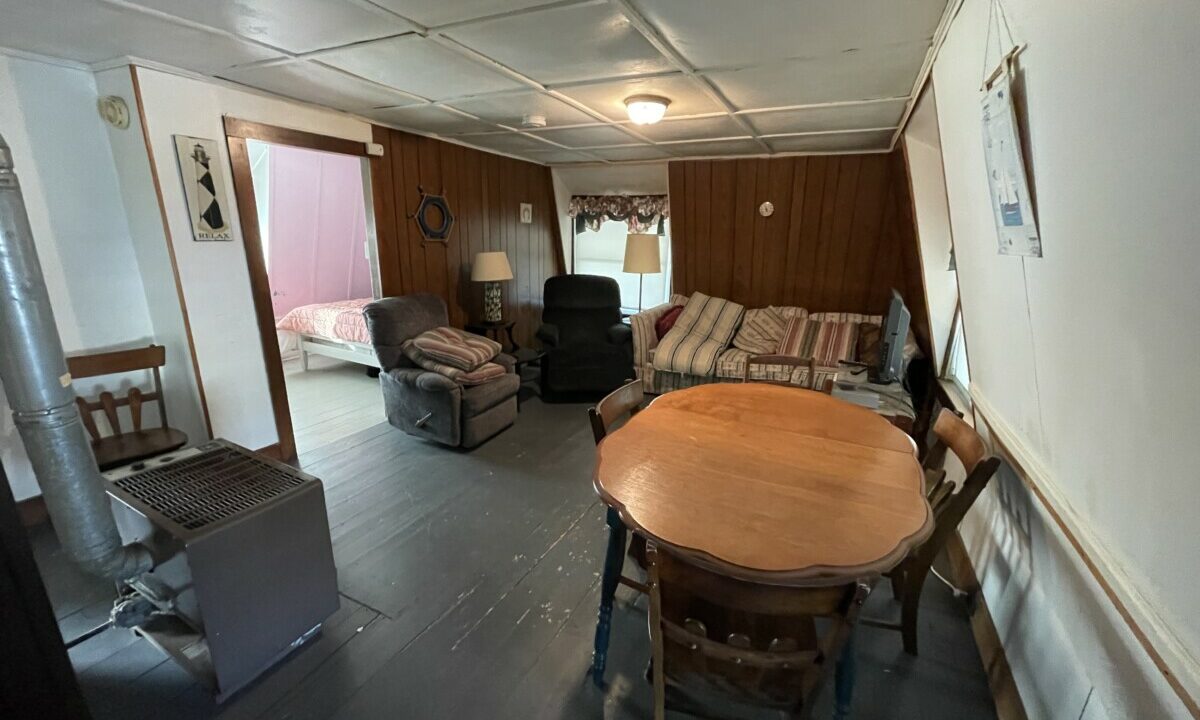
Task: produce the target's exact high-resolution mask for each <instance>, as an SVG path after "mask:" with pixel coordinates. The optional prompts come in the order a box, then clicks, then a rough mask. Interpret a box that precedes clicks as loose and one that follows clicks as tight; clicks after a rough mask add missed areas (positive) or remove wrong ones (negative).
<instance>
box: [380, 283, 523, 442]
mask: <svg viewBox="0 0 1200 720" xmlns="http://www.w3.org/2000/svg"><path fill="white" fill-rule="evenodd" d="M363 315H364V316H365V317H366V320H367V330H368V332H369V333H370V335H371V344H372V345H373V346H374V347H375V355H376V357H378V358H379V367H380V370H381V372H380V373H379V384H380V386H381V387H382V388H383V405H384V410H385V411H386V412H387V419H388V422H389V423H391V424H392V425H393V426H395V427H398V428H400V429H401V430H403V431H404V432H406V433H408V434H410V435H416V436H417V437H423V438H426V439H429V440H433V441H435V442H439V443H442V444H444V445H452V446H456V447H458V446H461V447H465V448H472V447H475V446H476V445H479V444H480V443H482V442H483V441H485V440H487V439H488V438H490V437H492V436H493V435H495V434H497V433H499V432H500V431H501V430H504V429H505V428H507V427H508V426H509V425H512V424H513V422H514V421H515V420H516V419H517V391H518V390H519V389H520V386H521V381H520V379H519V378H518V377H517V375H516V372H515V364H516V361H515V360H514V359H513V358H512V357H511V356H509V355H505V354H504V353H501V354H500V355H498V356H496V359H495V362H497V363H499V364H501V365H503V366H505V367H506V368H507V369H508V374H506V375H503V376H501V377H498V378H496V379H494V380H489V381H487V382H485V383H483V384H480V385H469V386H463V385H459V384H458V383H456V382H454V381H453V380H451V379H449V378H447V377H446V376H444V375H440V374H438V373H435V372H430V371H428V370H425V369H423V368H420V367H417V366H416V365H415V364H414V363H413V362H412V361H411V360H409V359H408V357H407V356H405V355H404V353H403V352H401V349H400V346H401V345H402V344H403V343H404V341H405V340H408V339H409V338H412V337H414V336H416V335H419V334H421V333H423V332H425V331H426V330H431V329H433V328H436V327H441V326H444V325H449V324H450V320H449V317H448V315H447V313H446V303H445V302H444V301H443V300H442V299H441V298H440V297H438V296H436V295H430V294H427V293H420V294H416V295H406V296H404V297H390V298H384V299H382V300H377V301H375V302H373V303H371V304H370V305H367V306H366V307H365V308H363Z"/></svg>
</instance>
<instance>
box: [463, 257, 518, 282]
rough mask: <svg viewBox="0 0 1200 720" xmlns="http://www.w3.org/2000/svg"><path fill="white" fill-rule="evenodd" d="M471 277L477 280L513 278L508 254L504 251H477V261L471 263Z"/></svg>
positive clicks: (494, 280)
mask: <svg viewBox="0 0 1200 720" xmlns="http://www.w3.org/2000/svg"><path fill="white" fill-rule="evenodd" d="M471 279H472V280H474V281H476V282H499V281H500V280H512V279H513V272H512V268H511V267H509V265H508V255H506V254H505V253H504V252H503V251H498V252H481V253H475V262H474V263H473V264H472V265H471Z"/></svg>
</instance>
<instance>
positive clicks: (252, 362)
mask: <svg viewBox="0 0 1200 720" xmlns="http://www.w3.org/2000/svg"><path fill="white" fill-rule="evenodd" d="M137 72H138V80H139V85H140V88H141V96H142V104H143V107H144V110H145V116H146V117H145V119H146V125H147V130H148V132H149V138H150V145H151V147H152V148H153V154H154V164H155V167H156V168H157V171H158V176H159V179H160V181H161V183H162V192H163V204H164V206H165V210H166V214H167V221H168V224H169V226H170V235H171V242H172V245H173V247H174V249H175V258H176V261H177V263H178V268H179V278H180V282H181V284H182V287H183V293H184V298H185V303H186V305H187V311H188V317H189V319H190V321H191V327H192V338H193V340H194V344H195V351H196V357H197V360H198V362H199V365H200V375H201V378H202V380H203V384H204V392H205V397H206V399H207V401H208V411H209V417H210V419H211V420H212V429H213V434H214V435H215V436H217V437H223V438H228V439H230V440H232V441H234V442H237V443H240V444H242V445H245V446H247V447H250V448H260V447H265V446H268V445H272V444H274V443H275V442H277V441H278V434H277V431H276V428H275V420H274V415H273V413H272V407H271V397H270V393H269V390H268V387H267V374H266V367H265V361H264V358H263V354H262V346H261V343H260V340H259V334H258V325H257V321H256V319H255V315H254V305H253V300H252V297H251V293H250V274H249V270H248V268H247V265H246V253H245V246H244V245H243V242H242V235H241V230H240V225H239V220H238V213H237V208H236V207H235V206H234V204H233V197H232V192H233V189H232V179H231V178H232V170H231V168H230V166H229V156H228V152H227V150H226V147H225V142H224V138H225V132H224V128H223V125H222V117H223V116H225V115H229V116H232V117H236V118H239V119H242V120H250V121H254V122H261V123H267V124H270V125H279V126H283V127H289V128H294V129H298V130H306V131H309V132H315V133H321V134H324V135H332V136H335V137H342V138H348V139H352V140H361V141H363V142H367V141H369V140H370V139H371V126H370V125H369V124H368V123H366V122H364V121H362V120H360V119H357V118H354V117H351V116H349V115H345V114H342V113H338V112H335V111H332V110H326V109H323V108H318V107H316V106H312V105H304V104H301V103H297V102H292V101H288V100H283V99H278V98H274V97H268V96H265V95H262V94H257V93H252V92H248V91H244V90H238V89H235V88H233V87H232V86H229V85H225V84H220V83H217V82H212V81H206V80H199V79H194V78H190V77H183V76H181V75H175V74H171V73H168V72H163V71H160V70H149V69H144V68H139V69H138V71H137ZM176 134H179V135H189V136H192V137H200V138H211V139H213V140H217V141H218V145H219V147H220V150H221V153H220V161H221V163H223V165H224V170H225V177H226V178H227V179H230V187H229V188H228V192H229V195H230V196H229V197H228V198H227V201H228V207H229V209H230V216H231V218H230V220H231V223H232V226H233V228H234V239H233V242H194V241H193V240H192V231H191V225H190V222H189V220H188V211H187V205H186V200H185V199H184V194H183V188H182V185H181V181H180V176H179V168H178V165H177V162H176V159H175V149H174V141H173V139H172V136H173V135H176Z"/></svg>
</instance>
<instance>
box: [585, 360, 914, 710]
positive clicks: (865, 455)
mask: <svg viewBox="0 0 1200 720" xmlns="http://www.w3.org/2000/svg"><path fill="white" fill-rule="evenodd" d="M594 484H595V487H596V492H597V493H599V495H600V497H601V498H602V499H603V500H604V502H605V503H606V504H607V505H608V506H609V512H608V525H609V531H610V535H609V546H608V553H607V556H606V559H605V566H604V578H603V581H602V583H601V602H600V617H599V622H598V624H597V628H596V643H595V654H594V656H593V668H592V672H593V677H594V678H595V679H596V681H597V682H602V679H603V675H604V665H605V661H606V657H607V649H608V633H609V625H610V622H611V614H612V603H613V596H614V593H615V591H616V586H617V581H618V579H619V577H620V571H621V566H622V564H623V561H624V553H625V535H626V529H631V530H633V531H634V532H636V533H638V534H640V535H642V536H644V537H645V538H647V539H648V540H651V541H653V542H655V543H657V544H660V545H663V546H665V547H667V548H668V549H670V550H671V551H673V552H674V553H675V554H677V555H679V556H681V557H683V558H685V559H687V560H689V561H690V562H694V563H696V564H698V565H701V566H703V567H706V568H708V569H710V570H714V571H717V572H720V573H723V574H726V575H729V576H731V577H736V578H739V579H742V580H747V581H751V582H758V583H767V584H772V585H787V586H806V585H808V586H811V585H837V584H848V583H853V582H856V581H859V580H870V579H872V578H875V577H877V576H879V575H880V574H881V573H884V572H887V571H888V570H891V569H892V568H894V567H895V566H896V565H897V564H899V563H900V561H901V560H903V559H904V557H905V556H906V555H907V554H908V553H909V551H910V550H911V549H912V548H913V547H915V546H916V545H917V544H919V543H920V542H922V541H924V540H925V539H926V538H927V537H928V536H929V534H930V533H931V532H932V530H933V515H932V512H931V511H930V508H929V503H928V502H927V501H926V499H925V494H924V479H923V473H922V469H921V465H920V463H919V462H918V460H917V448H916V444H915V443H914V442H913V441H912V439H911V438H910V437H909V436H908V435H907V434H905V433H904V432H903V431H901V430H900V429H898V428H896V427H895V426H893V425H892V424H891V423H889V422H888V421H887V420H886V419H884V418H883V417H881V416H879V415H877V414H875V413H874V412H872V411H870V410H868V409H866V408H863V407H859V406H857V405H853V404H851V403H848V402H845V401H842V400H838V399H836V398H834V397H831V396H829V395H826V394H824V393H819V392H813V391H810V390H802V389H799V388H795V387H783V386H779V385H771V384H766V383H744V384H730V383H721V384H711V385H701V386H697V387H693V388H689V389H685V390H677V391H675V392H671V393H668V394H665V395H661V396H659V397H658V398H656V399H655V400H654V401H653V402H651V403H650V405H649V406H648V407H647V408H646V409H645V410H642V411H641V412H639V413H637V414H636V415H634V416H633V417H632V418H631V419H630V420H629V421H628V422H627V423H626V424H625V425H624V426H623V427H621V428H620V429H618V430H616V431H614V432H612V433H610V434H609V435H608V436H607V437H605V438H604V440H603V441H601V443H600V445H599V446H598V448H597V455H596V469H595V476H594ZM844 656H845V657H850V654H849V653H846V654H845V655H844ZM838 675H839V678H838V695H839V704H840V702H841V700H842V698H841V696H842V694H843V693H848V692H849V684H850V683H851V682H852V678H851V677H849V676H851V675H852V672H851V671H850V668H849V667H845V666H844V665H843V664H839V668H838Z"/></svg>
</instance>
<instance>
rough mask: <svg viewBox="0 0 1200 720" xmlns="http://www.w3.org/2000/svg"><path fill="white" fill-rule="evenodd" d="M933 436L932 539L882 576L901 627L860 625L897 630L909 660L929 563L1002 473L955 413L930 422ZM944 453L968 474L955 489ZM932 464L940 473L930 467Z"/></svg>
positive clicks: (929, 461)
mask: <svg viewBox="0 0 1200 720" xmlns="http://www.w3.org/2000/svg"><path fill="white" fill-rule="evenodd" d="M933 432H934V435H935V436H936V437H937V441H936V443H935V444H934V447H933V448H931V449H930V451H929V453H928V454H927V456H926V463H925V465H926V470H925V494H926V495H925V496H926V498H927V499H928V500H929V506H930V508H931V509H932V510H933V516H934V530H933V534H932V535H930V536H929V539H928V540H926V541H925V542H924V543H922V544H921V545H919V546H917V547H916V548H914V549H913V551H912V552H911V553H909V555H908V557H906V558H905V559H904V560H903V561H902V562H901V563H900V564H899V565H897V566H896V568H895V569H894V570H892V571H891V572H889V573H886V574H887V576H888V577H889V578H890V579H891V581H892V590H893V593H895V595H896V597H897V598H898V599H899V600H900V602H901V611H900V623H899V624H897V623H889V622H881V621H877V620H867V619H864V620H863V624H864V625H870V626H872V627H882V628H886V629H889V630H899V631H900V633H901V634H902V636H903V638H904V650H905V652H907V653H908V654H910V655H916V654H917V613H918V610H919V609H920V606H921V590H922V588H924V586H925V578H926V576H928V575H929V570H930V568H931V567H932V566H933V561H934V559H936V558H937V556H938V554H939V553H941V551H942V549H943V548H945V546H946V542H947V541H948V540H949V539H950V536H951V535H953V534H954V533H955V532H956V531H957V530H958V524H959V523H960V522H962V519H963V517H964V516H965V515H966V514H967V511H968V510H970V509H971V505H973V504H974V503H975V499H976V498H977V497H979V493H981V492H983V489H984V488H985V487H987V484H988V482H989V481H990V480H991V479H992V476H993V475H995V474H996V469H997V468H998V467H1000V458H998V457H996V456H995V455H989V454H988V452H987V448H986V447H984V444H983V438H981V437H979V433H977V432H975V429H974V428H972V427H971V426H970V425H968V424H967V423H966V421H964V420H963V419H962V418H961V417H959V416H958V415H957V414H956V413H954V412H951V411H950V410H947V409H945V408H943V409H942V411H941V413H940V414H939V415H938V417H937V420H936V421H935V422H934V425H933ZM947 450H949V451H950V452H952V453H954V455H955V456H956V457H957V458H958V460H959V462H961V463H962V466H963V468H964V469H965V470H966V471H967V477H966V479H965V480H964V481H963V482H962V484H961V485H960V486H958V487H956V486H955V484H954V483H953V482H949V481H947V480H946V471H945V469H943V468H941V467H940V465H941V463H942V462H943V461H944V459H945V457H946V452H947ZM934 463H937V465H938V466H939V467H933V465H934Z"/></svg>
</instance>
